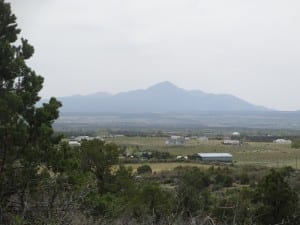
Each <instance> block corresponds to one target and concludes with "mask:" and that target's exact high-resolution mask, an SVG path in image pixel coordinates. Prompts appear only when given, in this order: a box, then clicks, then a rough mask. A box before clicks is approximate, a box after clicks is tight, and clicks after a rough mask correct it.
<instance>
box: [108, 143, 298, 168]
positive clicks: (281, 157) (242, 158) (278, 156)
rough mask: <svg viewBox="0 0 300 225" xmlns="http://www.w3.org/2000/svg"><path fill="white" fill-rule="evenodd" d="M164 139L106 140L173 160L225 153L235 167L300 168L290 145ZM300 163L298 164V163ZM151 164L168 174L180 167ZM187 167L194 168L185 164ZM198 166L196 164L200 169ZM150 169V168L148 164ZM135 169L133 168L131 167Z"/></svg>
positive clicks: (295, 153) (294, 151)
mask: <svg viewBox="0 0 300 225" xmlns="http://www.w3.org/2000/svg"><path fill="white" fill-rule="evenodd" d="M165 140H166V138H163V137H115V138H111V139H108V140H107V141H109V142H114V143H116V144H118V145H126V146H128V147H131V148H132V149H137V148H138V149H140V150H156V151H165V152H169V153H170V154H171V155H173V156H177V155H191V154H194V153H198V152H227V153H231V154H232V155H233V160H234V163H235V164H237V165H245V164H251V165H262V166H270V167H282V166H292V167H294V168H297V169H298V168H299V167H300V149H292V148H291V146H290V145H284V144H275V143H264V142H246V143H243V144H242V145H240V146H228V145H223V144H222V141H216V140H209V141H203V142H200V141H198V140H190V141H189V142H188V143H187V144H186V145H183V146H174V145H166V144H165ZM298 159H299V160H298ZM165 164H166V163H153V170H154V171H155V170H168V169H172V168H174V167H176V166H178V165H183V163H180V162H179V163H168V165H165ZM186 164H187V165H194V164H192V163H186ZM199 165H201V164H197V166H199ZM151 166H152V164H151ZM133 167H134V168H135V167H136V165H133Z"/></svg>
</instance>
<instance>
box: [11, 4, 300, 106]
mask: <svg viewBox="0 0 300 225" xmlns="http://www.w3.org/2000/svg"><path fill="white" fill-rule="evenodd" d="M7 1H8V2H10V3H11V4H12V10H13V12H14V13H15V14H16V16H17V18H18V19H17V22H18V24H19V27H20V28H21V29H22V33H21V36H22V37H24V38H26V39H28V40H29V42H30V43H31V44H32V45H33V46H34V47H35V55H34V57H33V58H32V59H30V61H29V62H28V64H29V65H30V66H31V67H32V68H33V69H34V70H35V71H36V72H37V73H38V74H41V75H42V76H43V77H44V78H45V82H44V88H43V90H42V92H41V96H42V97H43V98H47V97H50V96H56V97H58V96H69V95H74V94H90V93H94V92H109V93H118V92H121V91H129V90H134V89H144V88H147V87H149V86H151V85H153V84H155V83H158V82H162V81H170V82H172V83H174V84H175V85H177V86H179V87H181V88H184V89H187V90H194V89H197V90H202V91H205V92H208V93H216V94H219V93H226V94H233V95H235V96H237V97H240V98H242V99H244V100H246V101H249V102H251V103H253V104H256V105H263V106H266V107H269V108H273V109H278V110H299V109H300V98H299V96H300V29H299V27H300V13H299V12H300V1H298V0H285V1H283V0H245V1H244V0H226V1H224V0H151V1H149V0H85V1H83V0H26V1H25V0H7Z"/></svg>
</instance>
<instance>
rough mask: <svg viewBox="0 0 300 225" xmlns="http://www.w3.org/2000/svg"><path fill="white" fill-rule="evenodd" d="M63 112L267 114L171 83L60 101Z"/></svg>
mask: <svg viewBox="0 0 300 225" xmlns="http://www.w3.org/2000/svg"><path fill="white" fill-rule="evenodd" d="M58 99H59V100H60V101H61V102H62V103H63V107H62V109H61V111H62V112H98V113H102V112H105V113H108V112H114V113H153V112H160V113H170V112H176V113H178V112H179V113H191V112H203V111H265V110H269V109H267V108H265V107H263V106H257V105H254V104H251V103H249V102H247V101H245V100H243V99H241V98H238V97H236V96H234V95H230V94H211V93H205V92H203V91H201V90H185V89H183V88H179V87H177V86H176V85H174V84H173V83H171V82H169V81H164V82H161V83H158V84H155V85H152V86H150V87H148V88H146V89H136V90H132V91H127V92H120V93H117V94H109V93H105V92H97V93H94V94H89V95H73V96H68V97H58Z"/></svg>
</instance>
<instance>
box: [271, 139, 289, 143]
mask: <svg viewBox="0 0 300 225" xmlns="http://www.w3.org/2000/svg"><path fill="white" fill-rule="evenodd" d="M273 142H274V143H276V144H292V141H291V140H286V139H276V140H275V141H273Z"/></svg>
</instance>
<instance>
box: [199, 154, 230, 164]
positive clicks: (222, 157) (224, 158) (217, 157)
mask: <svg viewBox="0 0 300 225" xmlns="http://www.w3.org/2000/svg"><path fill="white" fill-rule="evenodd" d="M197 156H198V158H199V159H200V160H202V161H206V162H232V155H231V154H229V153H198V154H197Z"/></svg>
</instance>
